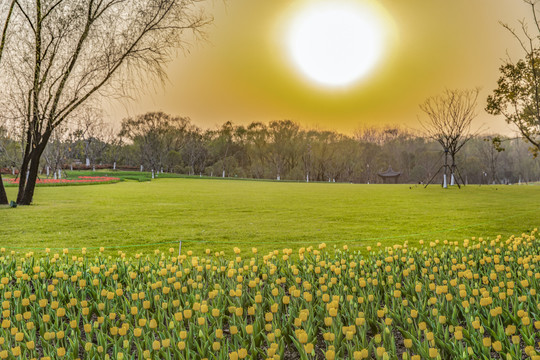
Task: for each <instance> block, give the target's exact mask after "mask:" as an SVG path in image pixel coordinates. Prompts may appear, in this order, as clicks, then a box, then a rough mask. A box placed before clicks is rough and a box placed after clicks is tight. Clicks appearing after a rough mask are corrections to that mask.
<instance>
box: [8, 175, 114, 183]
mask: <svg viewBox="0 0 540 360" xmlns="http://www.w3.org/2000/svg"><path fill="white" fill-rule="evenodd" d="M4 181H5V182H7V183H9V184H18V183H19V179H4ZM115 181H120V178H116V177H110V176H79V177H78V178H77V179H37V181H36V184H99V183H109V182H115Z"/></svg>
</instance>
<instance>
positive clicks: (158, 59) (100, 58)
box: [2, 0, 210, 205]
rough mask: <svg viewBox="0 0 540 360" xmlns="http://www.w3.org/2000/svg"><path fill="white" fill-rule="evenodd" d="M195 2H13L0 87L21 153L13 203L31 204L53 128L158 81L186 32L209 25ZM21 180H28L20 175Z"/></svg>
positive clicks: (28, 0) (196, 1) (179, 46)
mask: <svg viewBox="0 0 540 360" xmlns="http://www.w3.org/2000/svg"><path fill="white" fill-rule="evenodd" d="M200 1H201V0H139V1H125V0H26V1H22V0H16V1H15V4H16V9H15V10H16V11H15V10H14V12H13V16H14V17H15V16H16V21H13V24H14V25H16V26H13V27H12V29H11V31H12V33H11V34H10V35H11V36H12V38H13V39H12V43H13V44H14V46H12V47H10V48H9V49H8V50H9V52H8V55H9V56H8V57H6V60H7V59H9V64H10V66H9V68H10V69H9V73H8V74H7V75H6V76H4V73H2V78H3V79H2V80H3V83H4V85H5V86H3V91H5V92H6V94H8V98H9V101H7V102H6V103H7V104H6V105H5V106H10V105H11V108H12V109H11V110H12V112H13V113H15V114H17V116H19V117H20V118H21V122H22V124H23V126H24V132H25V151H24V156H23V160H22V165H21V179H20V184H19V191H18V195H17V202H18V203H19V204H21V205H28V204H30V203H31V202H32V198H33V195H34V189H35V184H36V178H37V174H38V168H39V161H40V158H41V155H42V154H43V151H44V150H45V147H46V145H47V143H48V141H49V139H50V137H51V134H52V133H53V131H54V129H55V128H57V127H58V126H59V125H61V124H62V123H64V122H66V121H67V120H69V119H70V118H73V117H74V115H75V114H76V112H77V110H78V109H79V108H80V107H81V106H82V105H84V104H85V103H86V102H88V101H89V100H91V99H95V98H99V97H102V96H104V95H107V96H118V95H124V94H127V93H130V92H131V91H132V90H133V88H136V87H137V86H136V85H137V82H136V80H141V81H142V82H143V83H146V82H147V81H148V80H149V79H150V78H156V77H157V78H160V79H164V78H165V77H166V75H165V72H164V64H165V63H166V62H167V61H168V60H170V59H171V56H172V55H173V53H174V50H175V49H178V48H182V47H183V46H184V42H183V41H184V39H185V37H184V36H183V34H184V32H185V31H186V30H189V31H192V32H194V33H196V34H197V33H199V31H200V30H201V28H202V27H203V26H204V25H206V24H207V23H208V22H209V21H210V19H208V18H207V17H206V16H205V15H204V14H203V13H202V12H201V10H200V9H198V8H197V4H198V3H199V2H200ZM26 174H28V176H27V175H26Z"/></svg>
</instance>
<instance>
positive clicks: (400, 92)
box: [107, 0, 529, 133]
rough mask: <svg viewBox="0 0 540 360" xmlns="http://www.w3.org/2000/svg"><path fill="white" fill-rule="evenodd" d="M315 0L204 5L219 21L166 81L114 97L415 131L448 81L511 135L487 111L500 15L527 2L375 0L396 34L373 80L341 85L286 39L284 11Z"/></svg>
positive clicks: (197, 115)
mask: <svg viewBox="0 0 540 360" xmlns="http://www.w3.org/2000/svg"><path fill="white" fill-rule="evenodd" d="M308 1H309V0H228V1H225V2H222V1H214V2H212V3H211V5H208V11H209V13H211V14H213V16H214V18H215V21H214V24H213V25H212V26H211V27H209V28H208V31H207V34H208V42H197V43H194V44H193V45H192V46H191V47H190V48H189V53H188V52H186V53H185V54H184V53H180V54H179V56H178V57H177V58H176V59H175V60H174V61H173V62H172V63H171V64H170V65H169V66H168V76H169V81H168V83H167V84H165V86H163V87H161V85H159V84H158V85H155V86H149V90H148V91H146V92H143V93H142V94H139V95H137V98H136V99H135V100H134V101H123V102H122V103H112V104H110V105H109V108H108V110H107V112H108V114H109V117H110V118H111V120H112V121H114V122H116V123H118V122H119V121H120V120H121V119H122V118H124V117H126V116H132V115H136V114H139V113H142V112H146V111H155V110H162V111H165V112H167V113H170V114H174V115H182V116H189V117H191V119H192V121H193V122H194V123H195V124H197V125H198V126H200V127H202V128H214V127H216V126H218V125H220V124H222V123H223V122H225V121H228V120H230V121H232V122H234V123H237V124H247V123H250V122H252V121H263V122H268V121H271V120H278V119H292V120H294V121H297V122H299V123H301V124H302V125H304V126H306V127H318V128H323V129H333V130H338V131H341V132H347V133H351V132H353V131H354V130H355V129H357V128H358V127H360V126H363V125H377V124H381V125H384V124H401V125H403V126H406V127H410V128H413V129H419V128H420V126H419V124H418V116H422V114H421V112H420V110H419V107H418V105H419V104H420V103H421V102H422V101H423V100H424V99H425V98H426V97H428V96H431V95H436V94H438V93H440V92H441V91H443V90H444V88H445V87H448V88H473V87H481V88H482V91H481V99H480V100H481V101H480V106H479V107H478V113H479V116H478V119H477V121H476V125H475V126H481V125H482V126H483V127H484V129H485V130H486V131H490V132H505V133H508V132H509V131H510V130H509V129H510V128H509V127H508V125H506V124H505V122H504V121H503V120H502V119H496V118H494V117H492V116H490V115H487V114H485V112H484V111H483V108H484V104H485V98H486V97H487V95H488V94H489V93H490V92H491V91H492V90H493V88H494V87H495V86H496V81H497V78H498V67H499V66H500V65H501V63H502V59H503V58H505V56H506V51H508V52H509V53H510V54H512V56H515V57H517V56H520V52H519V51H518V47H517V43H516V42H515V40H514V39H513V38H512V37H511V35H510V34H509V33H508V32H507V31H506V30H504V29H503V28H502V27H501V26H500V25H499V23H498V21H499V20H500V21H503V22H508V23H511V24H516V25H517V20H518V19H523V18H526V17H528V16H529V8H528V7H527V5H525V4H523V2H522V1H521V0H451V1H450V0H379V1H377V0H358V1H360V2H361V1H377V2H378V3H379V4H380V5H382V6H383V7H384V8H385V10H386V12H387V14H388V15H389V16H390V17H391V18H392V19H393V22H394V26H395V29H396V32H397V37H396V41H395V43H394V44H393V45H390V46H389V48H388V49H387V50H388V51H387V54H386V56H385V57H384V58H383V59H382V60H381V62H380V63H379V64H378V66H377V67H376V69H374V70H373V72H371V73H370V75H369V76H368V77H367V78H364V79H362V80H361V81H359V82H358V83H356V84H355V85H354V86H351V87H348V88H346V89H341V90H335V89H329V88H321V87H320V86H315V85H314V84H313V83H311V82H310V81H309V80H307V79H306V78H305V77H303V76H302V75H300V73H299V71H298V70H297V69H296V68H295V67H294V66H293V65H292V64H291V61H290V60H289V58H288V54H286V53H285V51H284V49H283V46H282V45H281V43H280V41H282V39H280V36H279V35H278V34H279V33H280V31H282V29H283V26H285V22H284V21H283V19H284V17H286V15H287V14H289V13H290V12H291V9H293V8H295V6H297V5H298V4H301V3H305V2H308Z"/></svg>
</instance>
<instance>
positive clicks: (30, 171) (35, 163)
mask: <svg viewBox="0 0 540 360" xmlns="http://www.w3.org/2000/svg"><path fill="white" fill-rule="evenodd" d="M51 133H52V130H50V131H46V132H45V133H44V134H43V136H42V137H41V142H39V143H38V144H37V146H36V147H35V148H34V149H33V150H32V151H31V152H30V153H29V154H28V161H27V162H26V167H25V168H21V178H20V180H19V196H20V198H19V196H17V204H18V205H30V204H31V203H32V200H33V198H34V190H35V188H36V181H37V177H38V172H39V160H40V159H41V155H42V154H43V151H44V150H45V147H46V146H47V142H48V141H49V137H50V136H51ZM23 174H24V178H23Z"/></svg>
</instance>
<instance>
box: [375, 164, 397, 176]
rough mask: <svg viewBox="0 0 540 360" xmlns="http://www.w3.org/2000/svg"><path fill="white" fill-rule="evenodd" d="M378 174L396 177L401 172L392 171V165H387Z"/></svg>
mask: <svg viewBox="0 0 540 360" xmlns="http://www.w3.org/2000/svg"><path fill="white" fill-rule="evenodd" d="M378 175H379V176H380V177H396V176H399V175H401V172H400V171H394V170H392V167H391V166H389V167H388V170H386V171H384V172H380V173H378Z"/></svg>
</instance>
